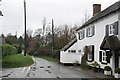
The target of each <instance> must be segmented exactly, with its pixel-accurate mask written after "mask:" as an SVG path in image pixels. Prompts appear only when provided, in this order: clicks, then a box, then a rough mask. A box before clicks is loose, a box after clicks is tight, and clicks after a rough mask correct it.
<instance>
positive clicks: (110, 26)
mask: <svg viewBox="0 0 120 80" xmlns="http://www.w3.org/2000/svg"><path fill="white" fill-rule="evenodd" d="M114 31H115V28H114V25H113V24H110V25H109V36H112V35H114Z"/></svg>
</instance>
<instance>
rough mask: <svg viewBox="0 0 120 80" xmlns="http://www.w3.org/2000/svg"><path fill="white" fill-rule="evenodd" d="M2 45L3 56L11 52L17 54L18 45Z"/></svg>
mask: <svg viewBox="0 0 120 80" xmlns="http://www.w3.org/2000/svg"><path fill="white" fill-rule="evenodd" d="M1 47H3V53H2V56H7V55H11V54H16V53H17V49H16V47H14V46H12V45H9V44H3V45H1Z"/></svg>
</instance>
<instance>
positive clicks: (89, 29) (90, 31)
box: [88, 27, 92, 36]
mask: <svg viewBox="0 0 120 80" xmlns="http://www.w3.org/2000/svg"><path fill="white" fill-rule="evenodd" d="M88 36H92V28H91V27H90V28H88Z"/></svg>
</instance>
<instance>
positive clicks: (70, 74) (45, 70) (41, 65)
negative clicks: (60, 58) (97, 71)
mask: <svg viewBox="0 0 120 80" xmlns="http://www.w3.org/2000/svg"><path fill="white" fill-rule="evenodd" d="M32 58H33V60H34V64H32V65H31V66H27V67H20V68H6V69H3V72H2V77H3V78H95V77H93V76H91V75H88V74H85V73H82V72H80V71H76V70H72V69H70V68H67V67H64V66H63V65H59V64H56V63H54V62H49V61H46V60H44V59H41V58H35V57H32Z"/></svg>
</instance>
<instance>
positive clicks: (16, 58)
mask: <svg viewBox="0 0 120 80" xmlns="http://www.w3.org/2000/svg"><path fill="white" fill-rule="evenodd" d="M33 63H34V61H33V60H32V58H31V56H29V55H27V56H26V58H24V55H23V54H13V55H8V56H4V57H3V58H2V67H3V68H11V67H23V66H29V65H31V64H33Z"/></svg>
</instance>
